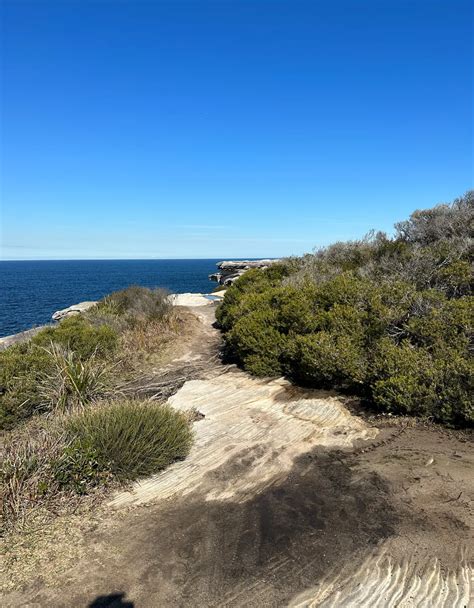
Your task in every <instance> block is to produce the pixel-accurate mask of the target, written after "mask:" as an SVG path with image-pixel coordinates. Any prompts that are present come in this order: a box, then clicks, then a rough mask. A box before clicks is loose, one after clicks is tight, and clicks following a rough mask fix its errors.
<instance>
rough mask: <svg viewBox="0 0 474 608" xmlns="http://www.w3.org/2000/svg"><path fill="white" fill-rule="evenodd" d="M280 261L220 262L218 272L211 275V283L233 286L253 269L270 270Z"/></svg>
mask: <svg viewBox="0 0 474 608" xmlns="http://www.w3.org/2000/svg"><path fill="white" fill-rule="evenodd" d="M279 261H280V260H279V259H269V260H240V261H238V262H232V261H228V262H219V263H218V264H217V268H218V269H219V271H218V272H214V273H213V274H210V275H209V279H210V280H211V281H216V283H219V285H232V283H233V282H234V281H236V280H237V279H238V278H239V277H240V276H242V275H243V274H244V272H247V270H250V269H251V268H268V266H271V265H272V264H275V263H276V262H279Z"/></svg>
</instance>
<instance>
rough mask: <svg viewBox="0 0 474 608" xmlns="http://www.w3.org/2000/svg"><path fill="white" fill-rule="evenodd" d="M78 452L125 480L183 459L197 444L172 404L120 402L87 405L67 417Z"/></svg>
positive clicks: (69, 433)
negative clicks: (97, 405)
mask: <svg viewBox="0 0 474 608" xmlns="http://www.w3.org/2000/svg"><path fill="white" fill-rule="evenodd" d="M66 431H67V434H68V436H69V437H70V439H71V440H72V441H73V445H74V446H75V449H76V450H79V452H83V453H85V454H89V453H93V454H94V455H95V458H97V461H98V463H99V467H100V468H102V469H105V470H109V471H110V472H111V473H112V474H113V475H114V476H115V477H117V478H118V479H121V480H130V479H136V478H138V477H142V476H145V475H150V474H152V473H156V472H157V471H160V470H161V469H163V468H165V467H166V466H168V465H169V464H171V463H172V462H174V461H175V460H177V459H181V458H184V457H185V456H186V455H187V454H188V452H189V449H190V447H191V444H192V437H193V435H192V430H191V428H190V423H189V420H188V418H187V416H186V415H185V414H182V413H180V412H177V411H175V410H173V409H172V408H171V407H169V406H167V405H157V404H153V403H143V402H139V401H132V400H129V401H120V402H110V403H105V404H101V406H100V407H91V408H87V409H85V410H84V411H82V412H79V413H78V414H76V415H74V416H71V417H70V418H69V419H67V423H66Z"/></svg>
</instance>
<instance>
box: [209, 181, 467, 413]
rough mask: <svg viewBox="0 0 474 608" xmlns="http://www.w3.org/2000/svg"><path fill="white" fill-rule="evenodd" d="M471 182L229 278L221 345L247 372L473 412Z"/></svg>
mask: <svg viewBox="0 0 474 608" xmlns="http://www.w3.org/2000/svg"><path fill="white" fill-rule="evenodd" d="M473 222H474V197H473V194H472V193H468V194H466V196H465V197H462V198H461V199H457V200H456V201H455V202H454V203H453V204H452V205H451V206H449V205H441V206H438V207H435V208H434V209H433V210H426V211H420V212H415V213H414V214H413V215H412V216H411V218H410V219H409V220H408V221H407V222H404V223H401V224H399V225H397V234H396V237H395V238H394V239H390V238H389V237H387V236H386V235H385V234H382V233H377V234H376V233H372V234H370V235H369V236H368V237H367V238H365V239H363V240H361V241H355V242H349V243H336V244H335V245H331V246H330V247H327V248H325V249H322V250H318V251H316V252H315V254H313V255H306V256H303V258H300V259H299V260H298V259H293V260H290V261H289V262H288V263H283V264H281V265H276V266H275V267H271V268H269V269H267V270H252V271H249V272H247V273H245V274H244V275H243V276H242V277H241V278H239V279H238V280H237V281H236V282H235V283H234V285H232V287H230V288H229V289H228V290H227V292H226V294H225V297H224V300H223V302H222V304H221V305H220V306H219V308H218V309H217V315H216V316H217V320H218V323H219V324H220V326H221V328H222V330H223V331H224V341H225V353H226V355H227V356H228V357H229V358H230V359H232V360H235V361H237V362H238V363H240V364H241V365H242V366H243V367H244V368H245V369H247V370H248V371H249V372H251V373H253V374H256V375H269V376H272V375H279V374H281V373H282V372H285V373H286V374H288V375H289V376H290V377H291V378H293V379H294V380H295V381H297V382H300V383H302V384H305V385H309V386H314V387H338V388H344V389H345V390H350V391H353V392H355V393H358V394H360V395H361V396H363V397H364V398H365V399H368V400H370V401H372V403H373V405H374V406H375V407H377V408H379V409H380V410H381V411H390V412H399V413H404V414H415V415H422V416H431V417H433V418H435V419H437V420H441V421H444V422H448V423H462V424H471V423H472V422H474V414H473V406H472V405H471V401H472V399H470V394H472V388H473V387H472V377H473V374H472V371H473V369H472V368H473V366H472V354H471V353H472V321H473V317H474V307H473V297H472V295H471V294H472V284H473V280H472V270H471V263H472V245H473V241H472V226H473Z"/></svg>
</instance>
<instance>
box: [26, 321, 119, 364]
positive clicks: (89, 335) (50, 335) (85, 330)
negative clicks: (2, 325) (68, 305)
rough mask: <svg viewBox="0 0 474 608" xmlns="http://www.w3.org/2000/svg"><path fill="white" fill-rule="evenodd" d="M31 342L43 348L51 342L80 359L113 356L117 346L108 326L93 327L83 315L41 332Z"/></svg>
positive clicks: (114, 332) (114, 336) (115, 336)
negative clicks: (94, 356) (93, 356)
mask: <svg viewBox="0 0 474 608" xmlns="http://www.w3.org/2000/svg"><path fill="white" fill-rule="evenodd" d="M31 341H32V343H33V344H35V345H37V346H42V347H43V348H48V347H49V346H50V344H51V342H53V343H55V344H58V345H60V346H62V347H63V348H67V349H68V350H71V351H74V353H75V355H76V356H77V357H79V358H80V359H87V358H88V357H91V356H92V355H94V354H97V355H99V356H102V357H107V356H110V355H111V354H113V353H114V352H115V350H116V348H117V345H118V335H117V332H116V331H115V330H114V329H113V328H112V327H109V326H108V325H100V326H95V325H92V324H91V323H90V322H89V320H88V319H87V318H86V317H84V316H83V315H75V316H73V317H70V318H68V319H64V321H61V322H60V323H59V325H57V326H55V327H47V328H45V329H43V330H41V331H40V332H39V333H37V334H36V336H34V337H33V338H32V340H31Z"/></svg>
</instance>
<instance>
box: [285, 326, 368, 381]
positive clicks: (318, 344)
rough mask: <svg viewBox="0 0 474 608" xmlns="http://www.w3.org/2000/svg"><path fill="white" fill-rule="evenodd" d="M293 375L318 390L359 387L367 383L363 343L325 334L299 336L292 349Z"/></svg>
mask: <svg viewBox="0 0 474 608" xmlns="http://www.w3.org/2000/svg"><path fill="white" fill-rule="evenodd" d="M287 356H288V362H289V366H288V367H287V369H288V372H289V374H290V375H291V376H292V377H293V378H295V379H296V380H298V381H299V382H301V383H302V384H305V385H309V386H314V387H318V388H328V387H333V386H339V387H341V386H345V385H350V386H352V385H358V384H361V383H362V382H363V381H364V380H365V375H366V366H367V362H366V357H365V353H364V349H363V347H362V345H361V344H360V343H358V342H357V341H356V340H354V339H353V338H351V337H350V336H346V335H337V334H332V333H329V332H325V331H320V332H318V333H316V334H308V335H303V336H296V337H295V338H294V339H293V340H292V341H291V343H290V346H289V349H288V355H287Z"/></svg>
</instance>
